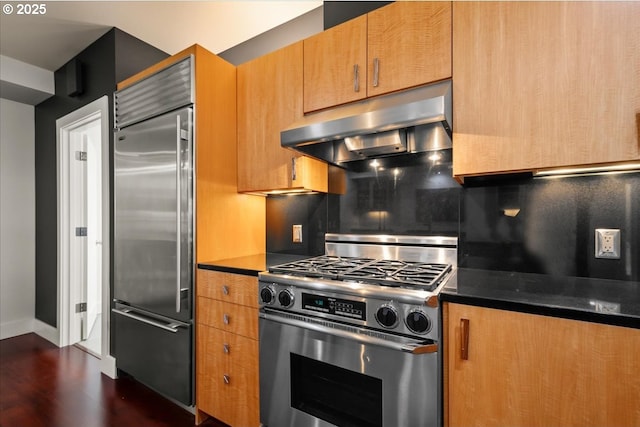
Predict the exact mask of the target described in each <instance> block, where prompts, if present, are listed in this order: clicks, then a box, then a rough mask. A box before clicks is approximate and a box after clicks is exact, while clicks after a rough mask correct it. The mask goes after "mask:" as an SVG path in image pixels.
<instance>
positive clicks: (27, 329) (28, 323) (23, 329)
mask: <svg viewBox="0 0 640 427" xmlns="http://www.w3.org/2000/svg"><path fill="white" fill-rule="evenodd" d="M34 320H35V319H20V320H12V321H11V322H5V323H2V324H0V340H3V339H6V338H13V337H17V336H18V335H24V334H28V333H31V332H33V322H34Z"/></svg>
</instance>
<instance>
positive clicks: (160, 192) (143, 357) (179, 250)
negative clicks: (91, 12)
mask: <svg viewBox="0 0 640 427" xmlns="http://www.w3.org/2000/svg"><path fill="white" fill-rule="evenodd" d="M192 61H193V59H192V58H187V59H185V60H183V61H181V62H179V63H177V64H175V65H172V66H170V67H168V68H166V69H164V70H162V71H159V72H158V73H156V74H153V75H152V76H150V77H148V78H146V79H144V80H142V81H140V82H139V83H136V84H133V85H131V86H129V87H127V88H125V89H122V90H120V91H117V92H116V94H115V115H116V127H117V128H116V133H115V149H114V166H115V173H114V183H115V189H114V197H115V220H114V243H115V244H114V255H115V257H114V307H113V309H112V311H113V313H114V317H113V318H114V322H115V328H114V329H115V332H114V339H115V356H116V366H117V368H118V369H119V370H121V371H124V372H126V373H128V374H130V375H132V376H133V377H135V378H136V379H137V380H139V381H140V382H142V383H144V384H146V385H148V386H150V387H151V388H153V389H155V390H157V391H159V392H160V393H162V394H164V395H166V396H168V397H171V398H173V399H175V400H176V401H178V402H181V403H183V404H185V405H191V404H192V402H193V391H192V389H193V380H192V378H193V363H192V359H193V322H192V320H193V310H192V305H193V304H192V298H193V277H194V260H193V248H194V238H193V236H194V225H193V224H194V221H193V212H194V192H193V187H194V185H193V153H194V148H193V147H194V145H193V144H194V141H193V89H192V84H191V83H192V81H193V75H192V73H193V72H192V70H193V67H192Z"/></svg>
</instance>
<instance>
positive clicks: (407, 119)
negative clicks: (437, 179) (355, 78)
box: [280, 80, 452, 167]
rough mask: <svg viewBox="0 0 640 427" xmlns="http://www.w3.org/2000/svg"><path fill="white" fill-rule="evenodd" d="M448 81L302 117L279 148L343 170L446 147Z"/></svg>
mask: <svg viewBox="0 0 640 427" xmlns="http://www.w3.org/2000/svg"><path fill="white" fill-rule="evenodd" d="M451 115H452V112H451V80H445V81H442V82H439V83H435V84H432V85H428V86H422V87H419V88H416V89H411V90H408V91H404V92H398V93H394V94H391V95H385V96H381V97H377V98H372V99H368V100H365V101H360V102H356V103H353V104H348V105H344V106H340V107H336V108H332V109H329V110H325V111H320V112H318V113H312V114H308V115H306V116H305V117H304V119H303V120H301V121H299V122H296V123H294V124H293V125H292V126H291V127H289V128H287V129H285V130H283V131H282V132H281V134H280V136H281V139H280V142H281V145H282V146H283V147H288V148H293V149H295V150H298V151H300V152H302V153H303V154H306V155H309V156H311V157H315V158H318V159H320V160H324V161H326V162H329V163H332V164H335V165H338V166H342V167H346V163H348V162H352V161H356V160H363V159H368V158H375V157H384V156H392V155H402V154H411V153H420V152H425V151H433V150H440V149H445V148H451V129H452V122H451Z"/></svg>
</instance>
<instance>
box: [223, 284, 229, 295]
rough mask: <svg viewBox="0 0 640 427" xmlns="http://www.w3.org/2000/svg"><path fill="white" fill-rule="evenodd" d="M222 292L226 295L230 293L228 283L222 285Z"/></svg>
mask: <svg viewBox="0 0 640 427" xmlns="http://www.w3.org/2000/svg"><path fill="white" fill-rule="evenodd" d="M222 293H223V294H225V295H229V287H228V286H226V285H222Z"/></svg>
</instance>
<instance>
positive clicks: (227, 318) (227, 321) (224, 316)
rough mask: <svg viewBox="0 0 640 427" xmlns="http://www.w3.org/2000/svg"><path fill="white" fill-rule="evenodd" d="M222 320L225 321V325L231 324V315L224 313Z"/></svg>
mask: <svg viewBox="0 0 640 427" xmlns="http://www.w3.org/2000/svg"><path fill="white" fill-rule="evenodd" d="M222 321H223V322H224V324H225V325H228V324H229V315H228V314H226V313H225V314H223V315H222Z"/></svg>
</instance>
